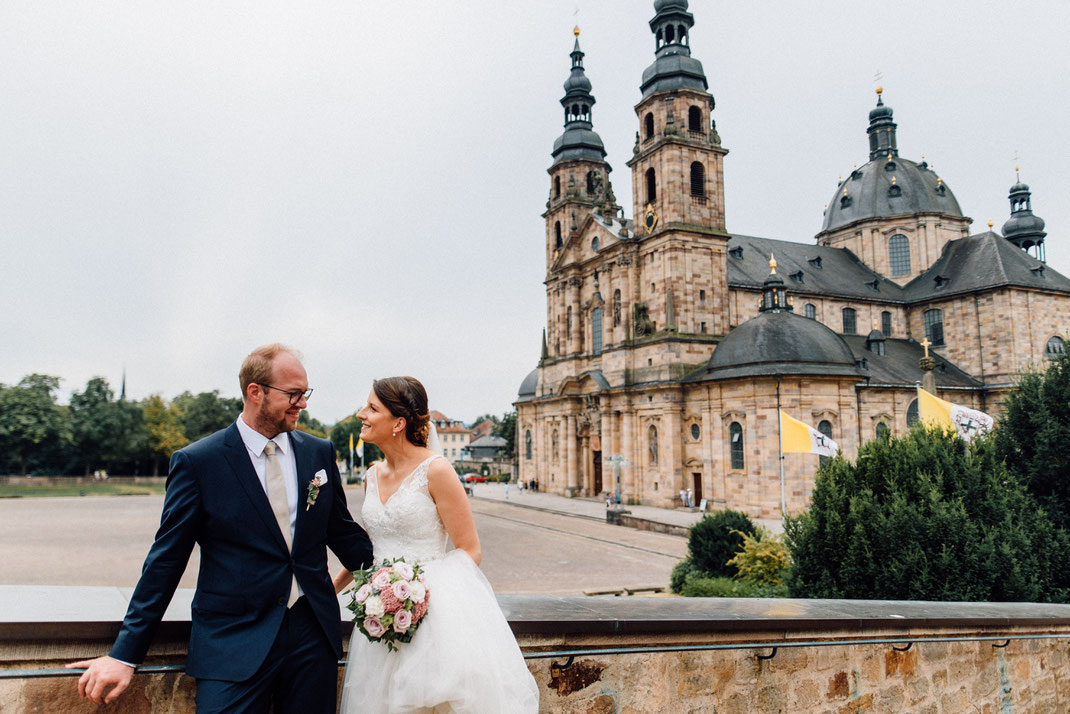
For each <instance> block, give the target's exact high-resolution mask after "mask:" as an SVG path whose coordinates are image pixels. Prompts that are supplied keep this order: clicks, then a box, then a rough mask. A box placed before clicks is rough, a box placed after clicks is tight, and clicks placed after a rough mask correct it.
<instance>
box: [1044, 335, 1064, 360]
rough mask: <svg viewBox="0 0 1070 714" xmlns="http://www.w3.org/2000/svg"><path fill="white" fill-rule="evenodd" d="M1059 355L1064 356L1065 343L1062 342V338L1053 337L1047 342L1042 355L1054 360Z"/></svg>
mask: <svg viewBox="0 0 1070 714" xmlns="http://www.w3.org/2000/svg"><path fill="white" fill-rule="evenodd" d="M1061 354H1066V343H1065V342H1063V338H1061V337H1058V336H1055V337H1052V338H1051V339H1050V340H1048V344H1047V346H1046V347H1045V348H1044V355H1045V356H1046V357H1049V358H1052V359H1054V358H1055V357H1058V356H1059V355H1061Z"/></svg>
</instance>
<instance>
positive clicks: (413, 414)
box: [372, 377, 431, 446]
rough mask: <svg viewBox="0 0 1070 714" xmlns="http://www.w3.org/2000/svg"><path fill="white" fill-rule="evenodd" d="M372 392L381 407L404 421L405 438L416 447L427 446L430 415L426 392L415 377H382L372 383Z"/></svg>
mask: <svg viewBox="0 0 1070 714" xmlns="http://www.w3.org/2000/svg"><path fill="white" fill-rule="evenodd" d="M372 391H374V392H375V396H376V397H378V398H379V401H380V402H382V403H383V406H384V407H386V408H387V409H389V410H390V413H391V414H392V415H394V416H396V417H401V418H402V419H404V420H405V437H406V438H407V439H408V440H409V441H410V442H412V443H413V444H416V445H417V446H427V434H428V433H429V432H430V430H431V413H430V411H429V410H428V408H427V391H426V390H425V389H424V385H422V384H420V380H418V379H416V378H415V377H384V378H383V379H377V380H375V381H374V382H372Z"/></svg>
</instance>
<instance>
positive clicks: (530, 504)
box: [472, 483, 784, 533]
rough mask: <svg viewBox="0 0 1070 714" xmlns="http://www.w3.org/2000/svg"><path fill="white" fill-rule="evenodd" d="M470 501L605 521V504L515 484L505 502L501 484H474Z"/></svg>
mask: <svg viewBox="0 0 1070 714" xmlns="http://www.w3.org/2000/svg"><path fill="white" fill-rule="evenodd" d="M472 496H473V498H481V499H485V500H488V501H501V502H507V503H510V504H511V505H514V506H520V507H521V508H537V509H539V510H543V511H551V512H553V513H560V514H562V515H565V516H576V517H578V518H590V519H593V520H597V521H602V522H603V523H604V522H605V520H606V503H605V501H600V500H597V499H593V498H566V497H564V496H558V495H555V494H552V493H542V492H540V491H520V489H518V488H517V487H516V484H511V485H510V487H509V498H508V499H507V498H506V497H505V484H501V483H474V484H472ZM622 507H623V508H624V509H625V510H627V511H630V512H631V514H632V515H633V516H636V517H638V518H645V519H646V520H648V521H657V522H658V523H668V524H671V525H674V526H683V527H685V528H686V527H689V526H692V525H694V524H695V523H698V522H699V521H700V520H702V517H703V516H704V515H705V514H703V513H700V512H698V511H691V510H688V509H683V508H679V509H673V508H656V507H654V506H622ZM753 520H754V522H755V523H756V524H758V525H761V526H762V527H764V528H766V529H767V530H768V531H769V532H771V533H780V532H782V531H783V530H784V524H783V523H782V522H781V521H779V520H777V519H774V518H755V519H753Z"/></svg>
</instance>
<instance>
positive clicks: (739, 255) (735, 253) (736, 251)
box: [728, 245, 743, 260]
mask: <svg viewBox="0 0 1070 714" xmlns="http://www.w3.org/2000/svg"><path fill="white" fill-rule="evenodd" d="M728 254H729V255H730V256H732V257H733V258H735V259H736V260H743V246H741V245H737V246H736V247H735V248H732V249H730V250H729V251H728Z"/></svg>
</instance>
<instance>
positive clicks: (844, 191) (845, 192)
mask: <svg viewBox="0 0 1070 714" xmlns="http://www.w3.org/2000/svg"><path fill="white" fill-rule="evenodd" d="M843 195H844V196H846V195H847V187H846V186H844V187H843Z"/></svg>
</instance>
